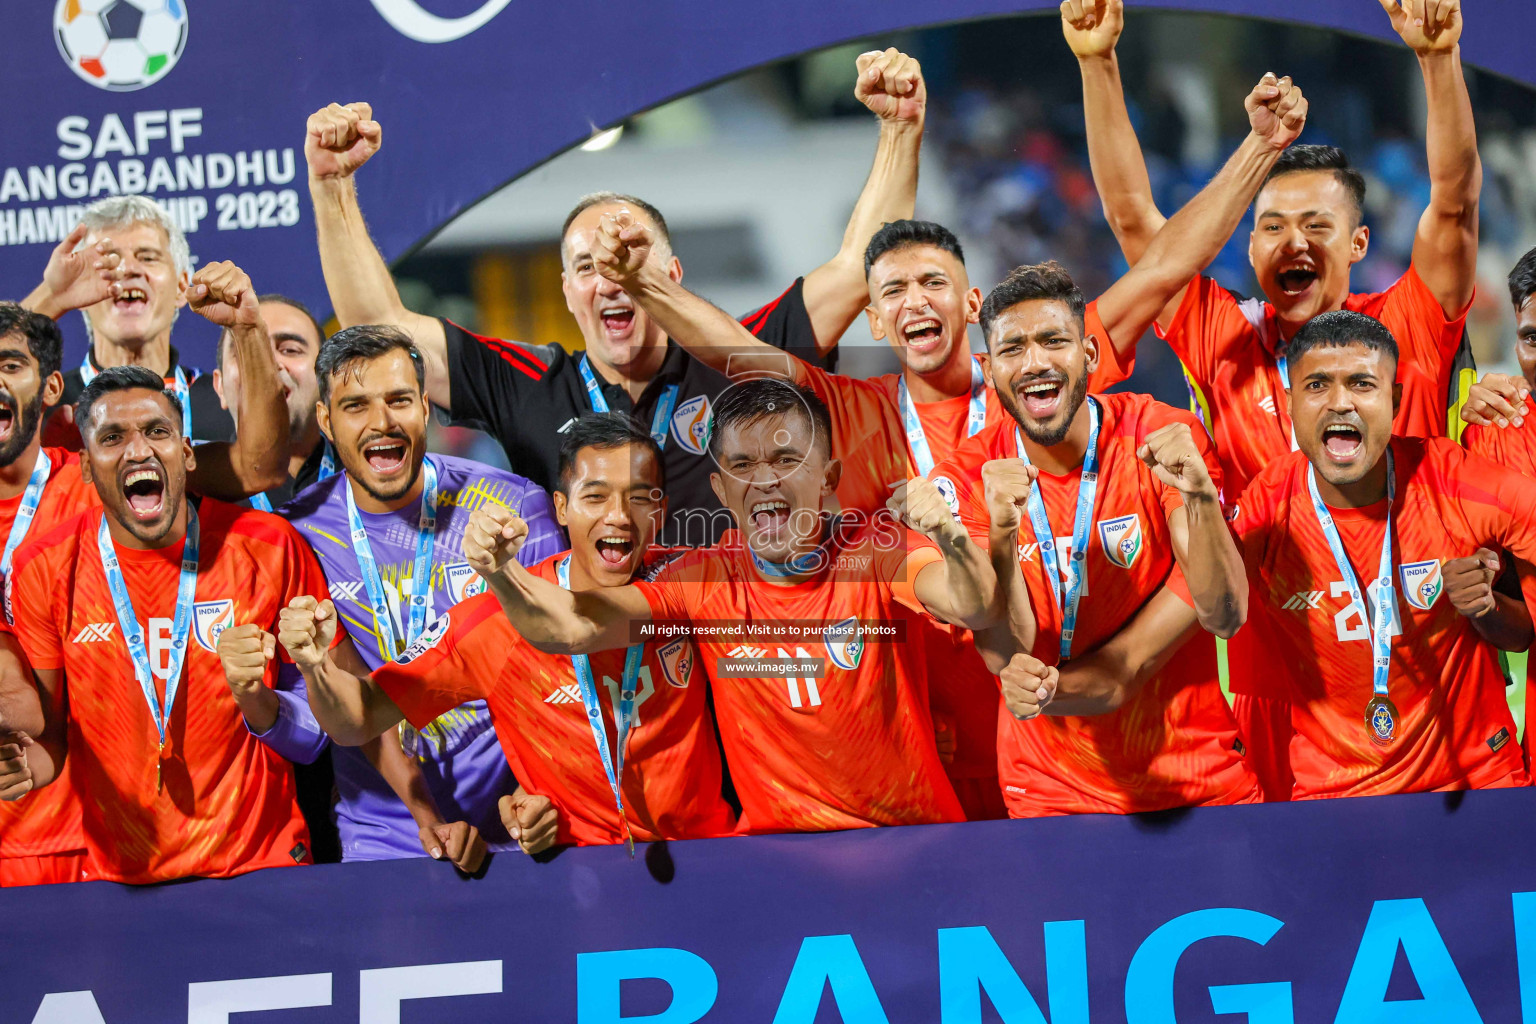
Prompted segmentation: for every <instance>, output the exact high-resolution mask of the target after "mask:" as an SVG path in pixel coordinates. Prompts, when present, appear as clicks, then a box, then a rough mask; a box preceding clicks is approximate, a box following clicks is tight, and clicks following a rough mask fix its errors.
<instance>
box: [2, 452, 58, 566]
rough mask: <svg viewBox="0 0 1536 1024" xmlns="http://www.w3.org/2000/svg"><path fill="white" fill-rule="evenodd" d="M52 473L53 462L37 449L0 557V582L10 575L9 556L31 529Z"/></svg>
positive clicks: (14, 552)
mask: <svg viewBox="0 0 1536 1024" xmlns="http://www.w3.org/2000/svg"><path fill="white" fill-rule="evenodd" d="M52 472H53V460H52V459H50V458H49V457H48V453H47V452H45V451H43V450H42V449H41V448H39V449H38V450H37V462H36V464H35V465H33V467H32V476H31V477H29V478H28V479H27V489H26V490H24V491H22V492H21V504H19V505H17V506H16V518H15V519H14V520H12V521H11V535H10V536H9V537H7V538H6V540H5V554H3V555H0V580H3V579H4V578H5V577H7V576H9V575H10V574H11V556H12V555H14V554H16V547H17V545H19V544H20V543H21V542H22V541H23V540H24V539H26V536H27V531H28V530H30V529H31V528H32V517H33V516H34V515H36V514H37V503H38V502H40V501H42V500H43V488H44V487H46V486H48V475H49V474H50V473H52Z"/></svg>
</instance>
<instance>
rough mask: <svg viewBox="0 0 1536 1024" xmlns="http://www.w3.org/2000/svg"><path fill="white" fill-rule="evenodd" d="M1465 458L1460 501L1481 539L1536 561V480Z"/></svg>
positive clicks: (1484, 462) (1494, 464)
mask: <svg viewBox="0 0 1536 1024" xmlns="http://www.w3.org/2000/svg"><path fill="white" fill-rule="evenodd" d="M1447 444H1449V442H1447ZM1464 458H1465V464H1464V466H1463V467H1462V471H1461V473H1460V474H1459V477H1460V481H1461V487H1460V491H1461V495H1460V496H1461V499H1462V500H1461V502H1460V504H1461V508H1462V510H1463V512H1464V514H1465V515H1466V517H1467V521H1468V523H1469V524H1470V525H1471V527H1472V530H1473V533H1474V535H1475V536H1476V537H1477V539H1478V541H1479V542H1480V543H1487V542H1489V541H1492V542H1494V543H1495V544H1497V545H1499V546H1502V547H1503V548H1504V549H1505V550H1507V551H1509V552H1510V553H1511V554H1513V555H1514V556H1515V557H1516V558H1520V559H1523V560H1524V561H1526V562H1536V480H1532V479H1531V478H1530V477H1527V476H1525V475H1523V474H1521V473H1516V472H1515V471H1513V470H1511V469H1507V468H1505V467H1504V466H1501V465H1499V464H1498V463H1496V462H1490V461H1488V460H1487V459H1482V458H1479V457H1478V456H1476V455H1465V456H1464ZM1490 546H1491V545H1490ZM1458 554H1459V555H1470V554H1472V552H1470V551H1463V552H1458Z"/></svg>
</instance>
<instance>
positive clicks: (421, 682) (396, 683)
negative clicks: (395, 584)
mask: <svg viewBox="0 0 1536 1024" xmlns="http://www.w3.org/2000/svg"><path fill="white" fill-rule="evenodd" d="M444 614H445V615H447V616H448V628H447V629H445V630H442V631H439V632H437V635H436V637H435V638H430V639H429V634H430V633H431V632H432V631H429V632H428V633H424V634H422V637H421V638H420V639H419V640H418V643H420V640H427V643H425V644H422V645H421V649H420V650H419V651H418V652H416V653H415V654H413V656H411V657H409V658H402V659H401V660H399V661H387V662H385V663H384V664H382V665H380V666H379V667H378V668H377V669H375V670H374V673H373V681H374V683H375V684H377V685H378V687H379V688H380V689H381V690H383V691H384V693H385V694H386V695H388V697H389V699H390V700H392V701H394V702H395V706H396V707H398V708H399V709H400V712H401V714H403V715H405V718H406V721H408V722H410V723H411V725H413V726H415V727H416V728H417V729H424V728H426V727H427V726H428V725H429V724H431V722H432V720H433V719H435V718H437V717H438V716H439V715H441V714H444V713H445V712H448V711H451V710H452V709H454V708H456V707H458V706H459V705H460V704H463V703H465V702H466V701H471V700H477V699H479V698H481V697H484V696H486V694H487V692H488V690H489V686H488V685H487V684H488V683H489V681H491V680H494V679H495V678H496V676H497V668H498V667H499V666H500V665H501V664H503V663H505V662H506V660H507V658H508V657H509V655H511V654H514V653H515V652H511V651H508V650H507V649H506V647H507V645H506V644H505V643H501V644H497V643H494V642H492V640H491V638H492V636H493V634H494V633H495V632H496V631H494V630H493V629H492V628H491V626H492V624H493V623H492V621H491V620H492V618H493V616H500V615H501V606H500V605H498V604H497V603H496V598H495V597H494V596H493V595H491V594H481V595H480V596H478V597H474V598H471V599H470V600H468V601H464V602H462V603H460V604H458V605H455V606H454V607H453V608H451V609H449V610H448V611H447V612H445V613H444ZM439 621H441V618H440V619H439ZM477 634H483V637H484V639H483V640H482V637H481V636H478V635H477ZM495 646H500V647H501V648H502V649H501V650H500V651H494V650H487V649H486V648H488V647H495Z"/></svg>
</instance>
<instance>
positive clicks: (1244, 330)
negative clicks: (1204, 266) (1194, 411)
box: [1157, 275, 1253, 390]
mask: <svg viewBox="0 0 1536 1024" xmlns="http://www.w3.org/2000/svg"><path fill="white" fill-rule="evenodd" d="M1252 331H1253V325H1252V324H1250V323H1249V322H1248V318H1247V317H1245V316H1244V315H1243V311H1242V308H1241V306H1240V305H1239V303H1238V300H1237V297H1236V296H1234V295H1233V294H1232V293H1231V292H1229V291H1227V290H1226V289H1225V288H1223V287H1222V286H1221V285H1219V284H1217V283H1216V282H1215V281H1213V280H1211V279H1210V278H1209V277H1205V276H1204V275H1201V276H1200V277H1197V278H1195V279H1194V280H1193V281H1191V282H1190V283H1189V287H1188V288H1186V289H1184V301H1183V302H1181V303H1180V304H1179V308H1178V311H1177V312H1176V313H1174V314H1173V320H1172V321H1171V322H1170V323H1169V324H1168V329H1167V330H1166V331H1165V330H1163V329H1162V328H1157V333H1158V335H1159V336H1160V337H1161V338H1163V339H1164V340H1165V341H1167V342H1168V347H1169V348H1171V349H1173V354H1174V355H1176V356H1178V357H1179V362H1181V363H1183V364H1184V369H1185V370H1186V371H1187V372H1188V373H1189V375H1190V376H1191V377H1193V378H1194V380H1195V383H1196V384H1198V385H1199V386H1200V388H1201V389H1202V390H1205V389H1208V388H1209V385H1210V381H1211V380H1212V379H1213V378H1214V377H1215V375H1216V369H1217V367H1218V366H1219V365H1220V363H1221V361H1222V359H1223V358H1225V357H1226V356H1227V354H1228V353H1227V351H1226V350H1227V349H1228V348H1229V347H1230V346H1231V344H1232V339H1233V338H1242V337H1246V336H1248V335H1249V334H1250V333H1251V332H1252Z"/></svg>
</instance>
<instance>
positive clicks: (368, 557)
mask: <svg viewBox="0 0 1536 1024" xmlns="http://www.w3.org/2000/svg"><path fill="white" fill-rule="evenodd" d="M421 481H422V482H421V513H420V514H419V515H418V517H417V520H416V560H415V561H414V562H413V563H412V564H411V599H410V612H409V613H408V614H407V615H402V616H401V619H402V620H404V621H405V641H404V643H401V642H400V641H399V640H398V639H397V638H396V637H395V623H394V618H393V617H392V616H391V614H390V611H389V602H388V601H387V600H386V599H385V597H384V579H383V577H382V576H380V575H379V563H378V562H377V561H375V560H374V557H373V545H372V544H370V543H369V542H368V530H367V528H366V527H364V526H363V517H362V515H361V514H360V513H359V512H358V511H357V499H356V498H354V497H353V496H352V481H350V480H345V481H343V482H342V485H341V486H342V489H343V490H345V491H346V493H347V524H348V526H349V527H350V528H351V530H352V553H353V554H354V555H356V556H357V571H358V575H360V576H362V578H363V586H364V588H366V589H367V591H368V603H369V604H370V605H372V606H373V621H374V622H376V623H377V624H378V630H379V640H380V642H381V643H382V645H383V647H384V653H385V655H386V656H388V658H389V660H390V661H394V660H395V658H396V657H398V656H399V654H400V652H401V651H403V650H405V648H406V646H407V645H409V644H411V643H413V642H415V640H416V638H417V637H418V636H420V635H421V634H422V631H423V630H424V629H425V628H426V625H427V608H428V606H429V605H430V604H431V603H432V547H433V539H434V538H435V537H436V534H437V467H436V466H434V465H432V459H431V457H430V456H429V457H427V458H426V459H423V460H422V463H421Z"/></svg>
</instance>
